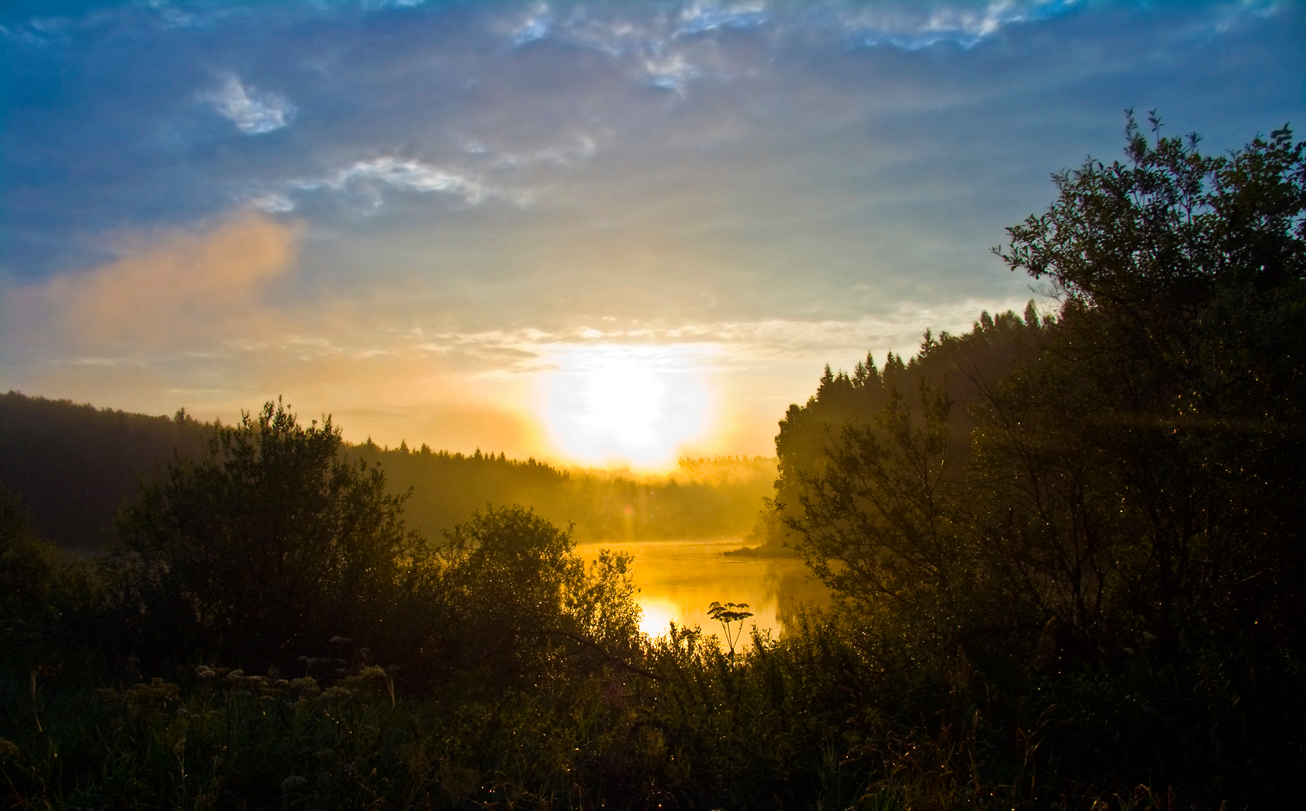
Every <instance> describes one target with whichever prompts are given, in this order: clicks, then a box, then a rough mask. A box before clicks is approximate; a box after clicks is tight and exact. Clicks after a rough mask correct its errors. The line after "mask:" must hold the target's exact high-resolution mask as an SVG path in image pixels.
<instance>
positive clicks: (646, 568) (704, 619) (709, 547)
mask: <svg viewBox="0 0 1306 811" xmlns="http://www.w3.org/2000/svg"><path fill="white" fill-rule="evenodd" d="M742 545H743V542H742V541H741V540H740V539H738V538H736V539H727V540H676V541H616V542H604V543H587V544H579V545H578V546H577V548H576V551H577V552H578V553H579V554H580V556H581V557H582V558H584V559H585V560H586V561H592V560H594V559H595V558H596V557H597V556H598V552H599V549H611V550H613V551H619V552H629V553H630V554H631V555H633V556H634V562H633V564H632V566H631V574H632V576H633V579H634V581H635V585H636V586H637V587H638V588H639V592H638V593H637V594H636V595H635V599H636V600H637V601H638V602H639V605H640V608H642V609H643V612H644V617H643V621H642V622H641V628H642V629H643V631H644V632H645V633H647V634H648V635H649V636H661V635H662V634H665V633H666V632H667V629H668V627H669V625H670V624H671V623H672V622H675V623H676V624H677V625H685V624H697V625H700V626H702V628H703V631H704V633H709V634H713V633H714V634H717V635H718V636H720V635H721V626H720V624H719V623H717V622H716V621H715V620H713V619H711V618H710V617H708V615H707V609H708V606H709V605H711V604H712V603H713V602H714V601H715V602H721V603H747V604H748V606H749V607H748V610H749V611H751V612H753V616H752V617H749V618H748V619H747V620H746V621H745V623H744V625H745V628H746V629H751V628H752V627H753V626H754V625H756V626H757V628H758V629H759V630H764V631H770V632H771V633H772V634H775V635H777V636H778V635H779V634H780V633H781V631H782V630H783V629H784V622H785V619H786V618H788V617H792V616H793V613H794V610H795V609H796V608H797V607H798V606H799V605H801V604H803V603H814V604H818V605H824V604H826V603H828V599H829V598H828V593H827V592H826V591H825V588H824V587H823V586H822V585H821V584H820V583H819V582H816V581H815V580H814V579H813V578H812V577H811V576H810V574H809V573H808V570H807V567H806V566H804V565H803V562H802V561H801V560H798V559H797V558H787V557H786V558H756V557H744V556H736V555H726V554H724V553H725V552H727V551H730V550H734V549H739V548H740V547H741V546H742Z"/></svg>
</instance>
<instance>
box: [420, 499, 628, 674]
mask: <svg viewBox="0 0 1306 811" xmlns="http://www.w3.org/2000/svg"><path fill="white" fill-rule="evenodd" d="M574 547H575V545H574V543H573V541H572V540H571V535H570V532H569V531H564V530H561V529H558V528H557V527H555V526H553V525H552V524H550V523H549V522H548V521H545V520H544V519H543V518H541V517H539V516H538V515H536V514H535V513H534V512H532V511H530V510H527V509H524V508H521V507H516V506H514V507H508V508H502V509H495V508H488V509H487V510H486V511H485V512H484V513H478V514H477V515H475V516H474V517H473V518H472V520H471V521H469V522H467V523H466V524H460V525H459V526H457V527H455V528H454V530H453V531H452V532H450V533H448V534H447V536H446V538H445V543H444V545H443V546H442V547H441V548H440V549H439V551H438V553H437V555H436V556H435V559H434V561H433V563H432V564H431V571H432V573H433V577H434V578H435V579H436V585H434V586H433V587H432V588H431V589H429V590H428V592H429V593H431V594H432V595H433V596H434V597H435V598H436V599H438V600H439V601H440V604H441V605H443V606H446V607H447V608H446V612H447V613H446V617H445V619H444V623H445V625H444V627H443V628H441V629H440V632H439V636H440V638H441V639H443V640H444V648H443V649H442V650H440V652H439V654H438V657H437V659H438V660H439V661H440V662H442V663H443V664H444V666H445V667H453V668H457V669H464V670H475V671H476V672H477V673H478V674H480V677H481V678H483V679H488V680H499V681H503V680H512V679H517V678H521V677H523V676H531V677H535V678H539V677H541V676H547V675H549V674H553V675H559V674H560V673H566V672H569V671H570V669H571V668H573V667H580V668H582V669H583V670H585V669H593V668H594V667H596V666H599V665H602V664H614V665H616V666H628V665H629V662H630V660H631V659H632V658H633V657H635V656H636V654H637V651H638V635H639V607H638V606H637V605H636V604H635V602H634V599H633V595H634V585H633V584H632V583H631V581H630V575H629V565H630V557H629V556H628V555H624V554H613V553H610V552H607V551H603V552H602V553H601V554H600V555H599V558H598V559H597V560H596V561H595V562H594V563H592V564H591V565H590V567H589V568H588V569H587V568H586V566H585V564H584V562H583V561H582V560H581V559H580V558H579V557H577V556H576V554H575V552H574Z"/></svg>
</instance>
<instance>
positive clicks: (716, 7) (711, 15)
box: [677, 2, 768, 34]
mask: <svg viewBox="0 0 1306 811" xmlns="http://www.w3.org/2000/svg"><path fill="white" fill-rule="evenodd" d="M767 19H768V17H767V13H766V4H765V3H761V2H747V3H728V4H725V5H722V4H718V3H699V2H694V3H690V4H689V5H688V6H686V7H684V8H683V9H681V11H680V25H679V27H678V29H677V33H680V34H700V33H703V32H704V31H715V30H717V29H720V28H755V27H757V26H759V25H762V24H764V23H765V22H766V21H767Z"/></svg>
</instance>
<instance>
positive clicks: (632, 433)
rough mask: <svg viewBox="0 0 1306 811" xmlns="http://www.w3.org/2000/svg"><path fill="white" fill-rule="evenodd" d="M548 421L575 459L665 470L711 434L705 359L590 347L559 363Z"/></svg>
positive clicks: (547, 401)
mask: <svg viewBox="0 0 1306 811" xmlns="http://www.w3.org/2000/svg"><path fill="white" fill-rule="evenodd" d="M543 416H544V421H545V423H546V424H547V426H548V432H549V436H550V439H551V441H552V442H553V444H554V446H555V447H556V448H557V449H558V451H559V452H560V453H561V454H562V455H563V456H566V457H567V458H569V459H572V460H574V461H577V462H581V463H584V464H595V465H601V464H614V463H616V464H621V463H624V464H629V465H631V466H633V467H639V468H649V469H652V468H665V467H670V466H671V465H673V464H674V463H675V461H676V458H677V453H678V451H679V450H680V448H681V447H682V446H683V445H684V444H685V443H687V442H690V441H693V440H696V439H701V438H702V437H703V436H705V435H706V433H707V431H708V429H709V428H710V422H711V419H710V417H711V397H710V396H709V392H708V387H707V384H706V382H705V379H704V375H703V373H702V370H701V359H700V358H698V357H696V356H695V354H694V353H692V352H690V351H688V350H686V349H685V348H681V347H650V346H638V347H631V346H619V345H602V346H586V347H581V348H575V349H572V350H569V351H567V352H564V353H561V354H560V355H559V357H558V358H557V362H556V366H555V368H554V371H552V372H551V373H550V374H549V375H548V376H547V378H546V381H545V387H544V404H543Z"/></svg>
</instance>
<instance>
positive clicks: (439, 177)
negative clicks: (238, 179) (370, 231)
mask: <svg viewBox="0 0 1306 811" xmlns="http://www.w3.org/2000/svg"><path fill="white" fill-rule="evenodd" d="M262 185H263V187H262V188H260V189H257V190H254V191H252V192H250V193H249V194H247V195H246V196H245V202H246V203H247V204H248V205H252V206H254V207H255V208H257V209H259V210H261V211H265V212H268V213H270V214H275V213H284V212H287V211H294V210H295V209H296V207H297V204H296V201H295V196H296V195H299V194H304V193H308V192H316V191H322V190H328V191H332V192H339V193H342V194H345V195H347V196H348V197H350V198H353V199H357V200H362V201H364V202H365V203H366V204H367V205H368V206H370V207H372V208H379V207H381V205H382V204H383V203H384V202H385V196H386V193H387V192H413V193H418V194H440V195H447V196H450V197H455V198H459V199H461V200H463V201H464V202H466V203H469V204H471V205H476V204H478V203H480V202H481V201H482V200H484V199H485V198H486V197H490V196H501V197H506V198H510V199H512V200H514V201H515V202H519V203H521V202H526V201H527V199H528V198H527V196H526V195H524V194H521V193H518V194H508V193H506V192H503V191H500V190H497V189H492V188H490V187H488V186H486V185H485V184H484V183H483V182H482V181H481V180H480V179H478V178H477V177H475V176H474V175H472V174H470V173H468V172H465V171H462V170H458V169H452V168H446V167H441V166H437V165H434V164H430V163H425V162H423V161H420V160H416V159H413V158H397V157H394V156H390V155H382V156H379V157H371V158H362V159H359V160H356V161H354V162H353V163H349V164H347V165H345V166H342V167H340V168H339V169H336V170H335V171H334V172H332V173H330V174H328V175H326V176H323V177H317V178H298V179H294V180H288V181H284V182H282V183H280V184H277V185H274V186H273V187H272V188H270V189H269V188H268V184H262Z"/></svg>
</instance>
